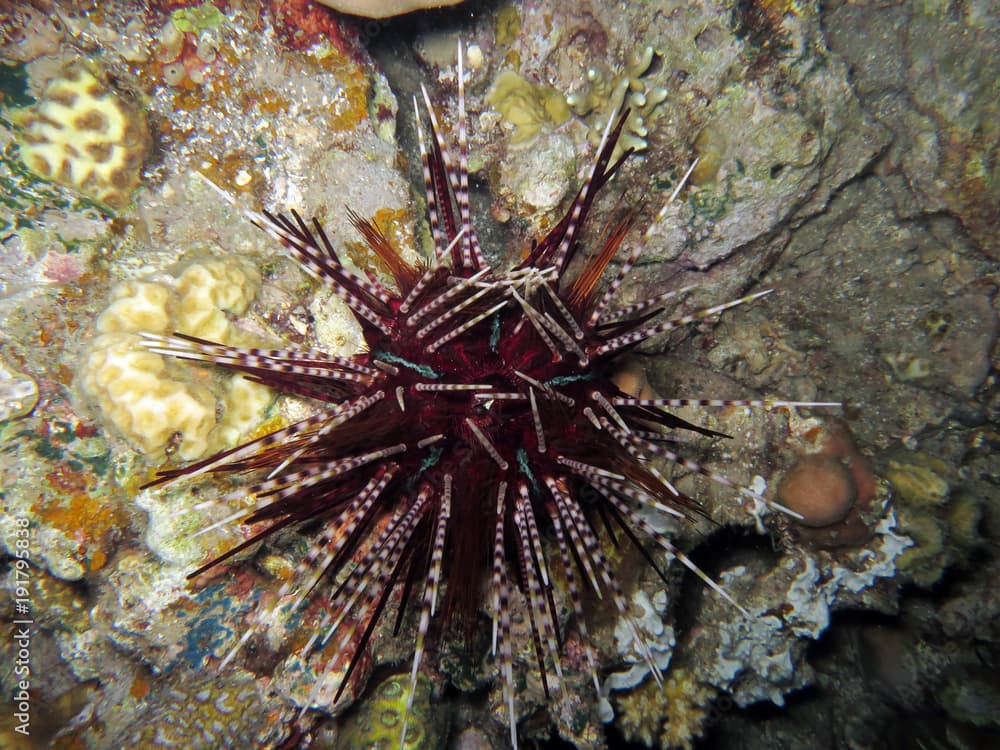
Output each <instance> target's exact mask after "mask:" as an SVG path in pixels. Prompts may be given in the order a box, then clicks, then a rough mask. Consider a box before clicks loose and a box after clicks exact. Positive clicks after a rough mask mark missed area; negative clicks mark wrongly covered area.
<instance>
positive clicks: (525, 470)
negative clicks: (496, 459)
mask: <svg viewBox="0 0 1000 750" xmlns="http://www.w3.org/2000/svg"><path fill="white" fill-rule="evenodd" d="M517 467H518V468H519V469H520V470H521V473H522V474H524V476H526V477H527V478H528V481H529V482H531V489H533V490H534V491H535V492H536V493H538V492H541V488H540V487H539V486H538V482H537V481H536V480H535V475H534V474H532V473H531V466H530V465H529V464H528V454H527V453H526V452H525V450H524V448H518V449H517Z"/></svg>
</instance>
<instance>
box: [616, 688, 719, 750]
mask: <svg viewBox="0 0 1000 750" xmlns="http://www.w3.org/2000/svg"><path fill="white" fill-rule="evenodd" d="M713 695H714V691H713V690H712V688H710V687H708V686H707V685H703V684H701V683H699V682H698V681H697V679H696V678H695V676H694V675H693V674H691V673H690V672H688V671H687V670H686V669H673V670H671V671H670V674H668V675H667V676H666V679H665V680H664V682H663V684H662V685H660V684H658V683H656V682H655V681H654V680H646V682H644V683H643V684H642V685H640V686H639V687H638V688H636V689H635V690H633V691H632V692H630V693H627V694H625V695H622V696H621V697H620V698H618V699H617V703H618V707H619V719H618V726H619V727H620V728H621V730H622V733H623V734H624V735H625V737H626V738H627V739H630V740H633V741H636V740H637V741H639V742H642V743H644V744H646V745H649V746H651V747H662V748H683V750H691V748H692V747H693V744H694V741H695V740H696V739H698V738H699V737H700V736H701V734H702V731H703V729H704V725H705V720H706V719H707V718H708V716H709V703H710V701H711V700H712V697H713Z"/></svg>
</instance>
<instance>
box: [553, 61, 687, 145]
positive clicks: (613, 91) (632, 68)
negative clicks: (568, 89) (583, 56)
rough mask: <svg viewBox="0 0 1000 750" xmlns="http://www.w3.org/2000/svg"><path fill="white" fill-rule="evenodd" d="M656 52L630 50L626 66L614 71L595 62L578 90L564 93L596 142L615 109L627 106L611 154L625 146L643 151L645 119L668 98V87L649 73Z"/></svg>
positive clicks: (570, 105)
mask: <svg viewBox="0 0 1000 750" xmlns="http://www.w3.org/2000/svg"><path fill="white" fill-rule="evenodd" d="M655 59H656V53H655V52H654V50H653V48H652V47H646V48H645V49H642V50H633V51H632V52H630V53H629V55H628V57H627V59H626V61H625V68H624V70H622V71H621V72H620V73H617V74H613V73H611V72H610V71H608V70H607V69H606V68H604V67H601V66H594V67H592V68H590V70H588V71H587V85H586V86H585V87H584V88H583V89H582V90H581V91H579V92H577V93H574V94H570V95H569V96H568V97H566V102H567V103H568V104H569V108H570V109H572V110H573V112H574V113H575V114H577V115H579V116H580V117H584V118H587V120H588V122H589V124H590V140H591V142H592V143H594V144H597V143H599V142H600V140H601V135H602V134H603V133H604V129H605V127H606V126H607V124H608V119H609V118H610V117H611V115H612V114H613V113H615V112H619V111H621V110H622V109H624V108H626V107H627V108H628V110H629V116H628V120H626V122H625V129H624V130H623V131H622V137H621V140H619V141H618V149H617V151H616V153H615V156H614V158H617V157H618V156H619V155H620V154H621V153H624V151H625V150H626V149H629V148H631V149H633V150H635V151H643V150H645V148H646V146H647V145H648V144H647V142H646V136H648V135H649V128H648V125H647V121H648V119H649V117H650V116H651V115H652V114H653V111H654V110H655V109H656V108H657V107H658V106H659V105H660V104H662V103H663V102H664V101H666V98H667V93H668V92H667V90H666V89H665V88H663V87H662V86H656V85H653V84H654V81H653V80H652V79H651V77H650V76H649V74H650V72H651V69H652V67H653V61H654V60H655Z"/></svg>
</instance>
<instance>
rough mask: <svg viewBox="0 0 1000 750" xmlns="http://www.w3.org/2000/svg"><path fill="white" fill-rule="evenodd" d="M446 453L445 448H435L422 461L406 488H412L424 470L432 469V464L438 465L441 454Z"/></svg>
mask: <svg viewBox="0 0 1000 750" xmlns="http://www.w3.org/2000/svg"><path fill="white" fill-rule="evenodd" d="M443 453H444V448H435V449H434V450H432V451H431V452H430V453H428V454H427V456H426V457H425V458H424V460H423V461H421V462H420V467H419V468H418V469H417V470H416V472H414V474H413V476H412V477H410V479H409V481H408V482H407V483H406V489H408V490H412V489H413V488H414V487H415V486H416V484H417V480H418V479H420V477H422V476H423V474H424V472H425V471H427V470H428V469H430V468H431V467H432V466H435V465H437V462H438V461H439V460H441V455H442V454H443Z"/></svg>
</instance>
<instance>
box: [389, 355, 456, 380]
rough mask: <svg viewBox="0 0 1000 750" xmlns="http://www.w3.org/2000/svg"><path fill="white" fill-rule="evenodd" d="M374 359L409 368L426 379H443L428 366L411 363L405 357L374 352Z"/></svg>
mask: <svg viewBox="0 0 1000 750" xmlns="http://www.w3.org/2000/svg"><path fill="white" fill-rule="evenodd" d="M372 358H373V359H381V360H384V361H385V362H392V363H393V364H395V365H402V366H403V367H409V368H410V369H411V370H413V371H414V372H417V373H420V374H421V375H423V376H424V377H425V378H433V379H434V380H437V379H438V378H439V377H441V375H440V373H437V372H434V370H433V369H431V368H430V367H429V366H428V365H419V364H417V363H416V362H411V361H410V360H408V359H406V358H405V357H400V356H399V355H398V354H393V353H391V352H372Z"/></svg>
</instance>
